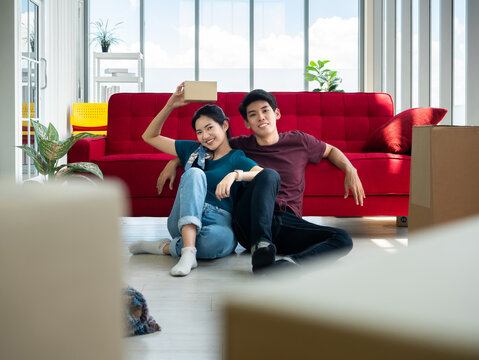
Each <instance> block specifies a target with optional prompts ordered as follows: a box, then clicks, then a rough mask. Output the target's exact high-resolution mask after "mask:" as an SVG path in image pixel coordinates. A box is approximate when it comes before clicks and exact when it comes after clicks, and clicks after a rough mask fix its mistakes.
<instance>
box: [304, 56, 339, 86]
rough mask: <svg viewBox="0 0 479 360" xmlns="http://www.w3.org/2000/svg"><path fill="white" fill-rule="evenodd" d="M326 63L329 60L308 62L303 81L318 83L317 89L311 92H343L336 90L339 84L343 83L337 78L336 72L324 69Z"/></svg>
mask: <svg viewBox="0 0 479 360" xmlns="http://www.w3.org/2000/svg"><path fill="white" fill-rule="evenodd" d="M328 62H329V60H324V61H321V60H318V62H317V63H316V62H314V61H310V62H309V66H306V70H307V71H306V72H305V73H304V78H305V80H306V81H317V82H318V83H319V88H316V89H313V91H335V92H344V90H339V89H338V86H339V84H341V82H342V81H343V80H342V79H341V78H340V77H339V76H338V72H337V71H333V70H330V69H325V68H324V65H325V64H327V63H328Z"/></svg>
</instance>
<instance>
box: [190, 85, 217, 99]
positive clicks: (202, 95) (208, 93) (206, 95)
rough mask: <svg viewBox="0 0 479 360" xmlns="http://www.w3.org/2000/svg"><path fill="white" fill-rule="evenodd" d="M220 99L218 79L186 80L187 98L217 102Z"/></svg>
mask: <svg viewBox="0 0 479 360" xmlns="http://www.w3.org/2000/svg"><path fill="white" fill-rule="evenodd" d="M217 99H218V93H217V90H216V81H185V100H186V101H192V102H215V101H216V100H217Z"/></svg>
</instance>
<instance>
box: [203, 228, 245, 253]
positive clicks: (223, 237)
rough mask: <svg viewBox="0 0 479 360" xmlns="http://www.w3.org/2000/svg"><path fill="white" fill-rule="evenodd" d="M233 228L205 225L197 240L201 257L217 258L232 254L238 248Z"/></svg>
mask: <svg viewBox="0 0 479 360" xmlns="http://www.w3.org/2000/svg"><path fill="white" fill-rule="evenodd" d="M236 245H237V243H236V240H235V237H234V234H233V230H232V229H231V228H228V227H225V226H220V225H209V226H204V227H203V228H202V229H201V231H200V233H199V234H198V237H197V240H196V250H197V253H196V256H197V257H198V258H199V259H216V258H220V257H223V256H226V255H229V254H231V253H232V252H233V251H234V249H235V248H236Z"/></svg>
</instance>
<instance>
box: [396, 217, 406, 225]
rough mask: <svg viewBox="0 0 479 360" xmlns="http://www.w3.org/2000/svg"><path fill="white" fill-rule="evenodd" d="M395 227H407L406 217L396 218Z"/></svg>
mask: <svg viewBox="0 0 479 360" xmlns="http://www.w3.org/2000/svg"><path fill="white" fill-rule="evenodd" d="M396 226H400V227H407V226H408V222H407V216H396Z"/></svg>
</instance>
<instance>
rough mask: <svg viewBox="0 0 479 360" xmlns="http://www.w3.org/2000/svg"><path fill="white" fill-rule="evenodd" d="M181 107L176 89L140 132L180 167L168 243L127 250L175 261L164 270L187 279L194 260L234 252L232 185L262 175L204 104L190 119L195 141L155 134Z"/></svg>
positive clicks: (215, 110)
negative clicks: (168, 257) (170, 256)
mask: <svg viewBox="0 0 479 360" xmlns="http://www.w3.org/2000/svg"><path fill="white" fill-rule="evenodd" d="M187 103H188V102H186V101H185V100H184V90H183V84H181V85H179V86H178V87H177V89H176V91H175V92H174V93H173V95H172V96H171V97H170V99H169V100H168V102H167V103H166V105H165V107H164V108H163V109H162V110H161V111H160V113H159V114H158V115H156V117H155V118H154V119H153V120H152V122H151V123H150V125H149V126H148V128H147V129H146V130H145V132H144V133H143V140H145V141H146V142H147V143H148V144H150V145H152V146H154V147H155V148H157V149H159V150H161V151H163V152H164V153H167V154H170V155H173V156H178V157H179V158H180V160H181V162H182V163H183V164H185V169H184V170H185V172H184V174H183V175H182V177H181V180H180V185H179V188H178V193H177V194H176V199H175V203H174V205H173V208H172V210H171V213H170V216H169V217H168V232H169V233H170V235H171V237H172V240H170V239H161V240H158V241H154V242H151V241H138V242H136V243H134V244H132V245H131V246H130V252H131V253H132V254H139V253H153V254H165V255H172V256H173V257H175V258H180V259H179V261H178V263H177V264H176V265H175V266H174V267H173V268H172V269H171V271H170V273H171V274H172V275H173V276H185V275H188V274H189V273H190V271H191V269H193V268H195V267H196V266H197V262H196V258H199V259H214V258H218V257H222V256H226V255H228V254H231V253H232V252H233V251H234V249H235V248H236V239H235V237H234V234H233V230H232V226H231V213H232V210H233V199H234V195H235V193H236V191H237V187H238V185H239V184H238V183H237V182H240V181H251V180H252V179H253V178H254V177H255V176H256V174H258V173H259V172H260V171H261V170H262V168H260V167H259V166H257V165H256V163H255V162H254V161H253V160H250V159H248V158H247V157H246V156H245V155H244V153H243V152H242V151H241V150H232V149H231V147H230V145H229V142H228V138H229V119H228V118H227V117H226V116H225V114H224V113H223V111H222V110H221V108H219V107H218V106H216V105H205V106H203V107H201V108H200V109H198V111H197V112H196V113H195V115H194V116H193V120H192V126H193V129H194V130H195V131H196V135H197V137H198V142H196V141H187V140H174V139H170V138H167V137H165V136H162V135H160V134H161V128H162V126H163V124H164V122H165V121H166V119H167V118H168V116H169V115H170V113H171V111H172V110H173V109H175V108H177V107H180V106H183V105H186V104H187Z"/></svg>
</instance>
